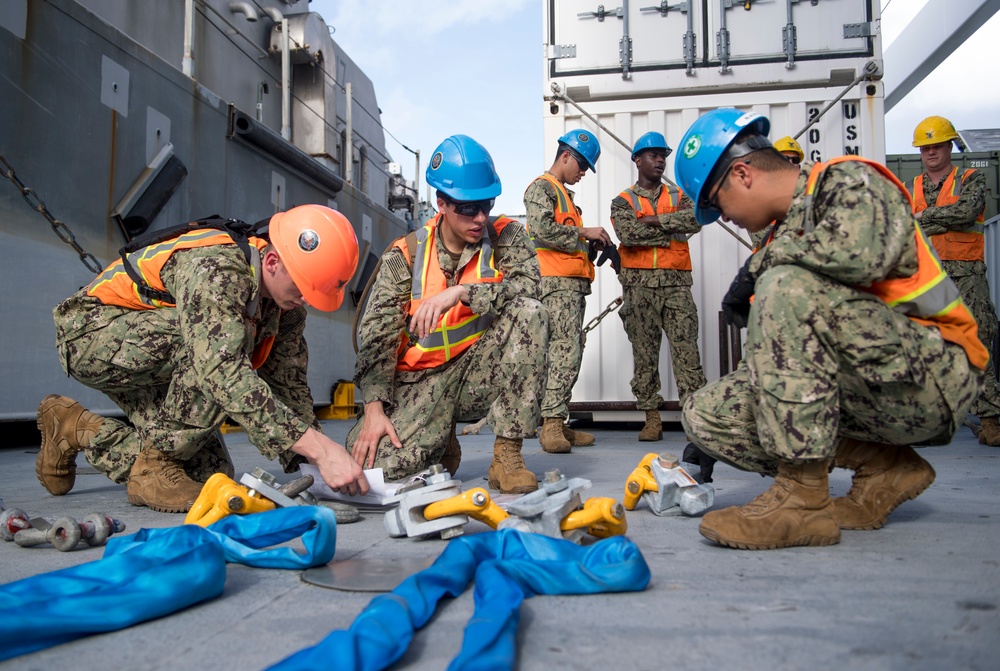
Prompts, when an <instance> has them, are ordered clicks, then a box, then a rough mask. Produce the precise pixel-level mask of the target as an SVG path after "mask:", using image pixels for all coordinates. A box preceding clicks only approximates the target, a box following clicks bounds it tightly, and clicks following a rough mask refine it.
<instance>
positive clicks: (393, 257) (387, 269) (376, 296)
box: [354, 222, 539, 406]
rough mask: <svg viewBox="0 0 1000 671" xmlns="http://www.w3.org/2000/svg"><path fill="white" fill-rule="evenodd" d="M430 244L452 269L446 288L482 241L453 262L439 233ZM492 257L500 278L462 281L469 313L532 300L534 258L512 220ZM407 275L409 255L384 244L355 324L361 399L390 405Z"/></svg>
mask: <svg viewBox="0 0 1000 671" xmlns="http://www.w3.org/2000/svg"><path fill="white" fill-rule="evenodd" d="M512 227H513V228H512ZM508 229H509V231H510V232H508ZM435 246H436V248H437V255H438V263H440V264H441V268H442V269H443V270H447V269H449V268H450V269H452V270H451V274H450V276H448V275H447V274H446V277H447V280H448V286H449V287H451V286H454V285H455V278H456V277H458V276H459V275H461V272H462V269H463V268H465V266H466V265H467V264H468V263H469V262H470V261H471V260H472V257H473V255H475V254H476V252H478V251H479V250H480V248H481V246H482V243H476V244H474V245H467V246H466V248H465V250H464V251H463V252H462V254H461V256H460V257H459V259H458V262H457V264H456V262H455V260H454V259H453V258H452V257H451V255H450V254H449V253H448V250H447V249H446V248H445V246H444V243H443V242H442V241H441V236H440V235H437V236H435ZM494 262H495V263H496V265H497V268H498V269H499V270H501V271H502V272H503V280H502V281H500V282H490V283H482V284H467V285H465V286H466V290H467V291H468V292H469V307H470V308H471V309H472V311H473V312H475V313H476V314H479V315H483V314H493V315H496V314H498V313H499V312H500V310H502V309H503V307H504V306H505V305H506V304H507V303H508V302H510V301H511V300H512V299H513V298H516V297H519V296H523V297H526V298H533V299H535V300H538V298H539V279H538V278H539V275H538V257H537V255H536V254H535V249H534V246H533V245H532V244H531V240H529V239H528V236H527V235H526V234H525V232H524V229H523V228H521V226H520V224H518V223H517V222H513V223H509V224H507V226H506V227H505V228H504V230H503V233H502V234H501V235H500V236H499V240H497V242H496V244H495V245H494ZM412 277H413V276H412V271H411V268H410V260H409V259H408V258H406V257H405V256H404V255H403V252H402V251H400V250H399V249H398V248H396V247H390V248H389V249H388V250H387V251H386V252H385V253H384V254H383V255H382V261H381V265H380V267H379V270H378V275H377V276H376V278H375V282H374V283H373V284H372V289H371V295H370V296H369V298H368V305H367V307H366V308H365V313H364V317H362V319H361V325H360V329H359V339H358V340H359V343H358V350H359V351H358V358H357V363H356V364H355V368H354V382H355V384H357V385H358V387H359V388H360V390H361V394H362V399H363V402H364V403H371V402H372V401H382V402H383V404H385V405H387V406H392V405H394V402H395V399H394V394H393V386H394V385H393V380H394V379H395V376H396V350H397V347H398V346H399V337H400V334H401V333H402V332H403V330H404V329H406V328H407V327H408V324H407V319H408V314H407V304H408V303H409V300H410V289H411V284H412Z"/></svg>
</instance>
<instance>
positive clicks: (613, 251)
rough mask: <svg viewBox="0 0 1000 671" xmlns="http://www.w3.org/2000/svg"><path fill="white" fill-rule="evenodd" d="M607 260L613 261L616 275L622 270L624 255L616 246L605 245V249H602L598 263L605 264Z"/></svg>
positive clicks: (612, 264) (612, 265)
mask: <svg viewBox="0 0 1000 671" xmlns="http://www.w3.org/2000/svg"><path fill="white" fill-rule="evenodd" d="M606 261H611V267H612V268H614V271H615V275H617V274H618V273H619V272H621V269H622V257H621V254H619V253H618V248H617V247H616V246H614V245H604V249H602V250H601V257H600V258H599V259H597V265H599V266H603V265H604V263H605V262H606Z"/></svg>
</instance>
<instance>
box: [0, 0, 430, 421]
mask: <svg viewBox="0 0 1000 671" xmlns="http://www.w3.org/2000/svg"><path fill="white" fill-rule="evenodd" d="M331 32H332V30H331V28H330V27H328V26H327V25H326V23H325V22H324V21H323V19H322V18H321V17H320V16H319V15H318V14H315V13H312V12H310V11H309V3H308V0H253V1H251V2H229V0H178V1H170V2H167V1H163V2H160V1H157V2H139V1H138V0H5V2H4V3H2V5H0V155H2V156H3V159H4V161H3V164H0V174H6V175H8V179H3V180H0V286H2V287H3V290H4V293H5V297H4V299H3V300H2V301H0V343H2V345H3V348H4V354H3V356H2V359H0V360H2V368H0V370H2V377H3V379H4V380H5V381H8V382H9V381H11V380H16V381H17V384H4V385H2V386H0V420H23V419H30V418H32V417H33V416H34V413H35V409H36V407H37V404H38V401H39V399H41V398H42V397H43V396H45V395H46V394H48V393H62V394H66V395H69V396H72V397H74V398H78V399H79V400H80V401H81V402H82V403H84V404H85V405H88V406H89V407H92V408H93V409H94V410H95V411H98V412H102V411H103V412H108V411H112V412H114V411H117V409H116V408H114V407H113V406H112V405H111V403H110V401H109V400H108V399H107V398H106V397H105V396H104V395H103V394H99V393H97V392H95V391H93V390H90V389H87V388H85V387H83V386H81V385H79V384H78V383H76V382H75V381H73V380H70V379H69V378H67V377H66V376H65V375H64V374H63V372H62V370H61V369H60V367H59V362H58V359H57V357H56V353H55V347H54V342H55V329H54V326H53V324H52V319H51V314H50V312H51V309H52V308H53V307H54V306H55V305H56V304H57V303H58V302H59V301H61V300H62V299H63V298H65V297H66V296H68V295H69V294H71V293H73V292H74V291H76V290H77V289H78V288H79V287H81V286H83V285H84V284H86V283H88V282H89V281H90V280H91V279H92V278H93V276H94V275H95V274H96V272H97V271H98V270H99V269H100V268H101V267H103V266H104V265H106V264H107V263H110V262H111V261H113V260H114V259H115V258H117V254H118V249H119V247H121V246H122V245H123V244H124V243H125V242H126V241H127V240H129V239H130V238H131V237H133V236H136V235H139V234H140V233H142V232H144V231H147V230H155V229H159V228H165V227H168V226H173V225H177V224H180V223H183V222H185V221H190V220H193V219H197V218H201V217H204V216H208V215H212V214H220V215H223V216H227V217H234V218H238V219H243V220H245V221H249V222H255V221H258V220H261V219H264V218H266V217H268V216H270V215H271V214H273V213H274V212H276V211H281V210H285V209H287V208H290V207H293V206H295V205H299V204H303V203H320V204H324V205H329V206H331V207H334V208H336V209H338V210H340V211H341V212H344V213H345V214H346V215H347V217H348V218H349V219H350V220H351V222H352V223H353V224H354V225H355V228H356V233H357V236H358V242H359V245H360V248H361V257H360V262H359V267H358V271H357V273H356V275H355V277H354V280H353V282H352V286H351V289H352V292H353V293H354V295H355V296H356V295H357V294H358V293H360V290H361V288H363V286H364V282H365V281H366V280H367V277H368V275H370V274H371V272H372V271H373V270H374V267H375V264H376V261H377V258H378V256H379V254H381V252H382V251H383V250H384V249H385V247H386V246H387V245H388V244H389V243H390V242H391V241H392V240H393V239H394V238H396V237H398V236H399V235H402V234H404V233H406V232H407V230H408V228H409V227H410V223H411V222H412V215H411V212H412V211H413V210H414V207H413V194H414V193H415V189H413V187H412V185H408V184H406V183H405V182H404V181H403V180H402V178H401V176H400V175H399V174H398V173H399V171H398V165H396V164H393V163H392V158H391V156H390V155H389V152H388V150H387V149H386V147H385V135H384V131H383V128H382V125H381V121H380V114H379V108H378V103H377V100H376V96H375V91H374V88H373V86H372V83H371V81H370V80H369V79H368V77H367V76H365V74H364V73H363V72H362V71H361V70H360V69H359V68H358V66H357V65H356V64H355V63H354V62H353V61H352V60H351V59H350V58H349V57H348V56H347V55H346V54H345V53H344V52H343V51H341V49H340V48H339V47H338V46H337V44H336V43H335V42H334V41H333V39H332V38H331V36H330V35H331ZM286 38H287V40H286ZM349 100H350V101H351V102H350V103H349ZM10 177H13V179H11V178H10ZM390 208H393V209H390ZM67 241H68V242H69V244H67ZM81 261H82V262H81ZM310 312H311V314H310V319H309V323H308V328H307V338H308V340H309V343H310V370H309V383H310V386H311V388H312V391H313V396H314V399H315V401H316V403H317V404H323V403H326V402H329V401H330V398H331V389H332V387H334V386H335V385H336V383H337V381H338V380H341V379H350V378H351V377H352V372H353V363H354V357H353V351H352V349H351V344H350V343H351V323H352V320H353V316H354V301H352V300H350V299H349V300H347V301H345V303H344V306H343V307H341V309H340V310H338V311H336V312H334V313H329V314H328V313H320V312H316V311H310Z"/></svg>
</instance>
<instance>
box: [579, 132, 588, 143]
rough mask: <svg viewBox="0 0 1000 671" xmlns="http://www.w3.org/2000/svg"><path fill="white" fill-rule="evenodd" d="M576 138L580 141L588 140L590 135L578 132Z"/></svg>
mask: <svg viewBox="0 0 1000 671" xmlns="http://www.w3.org/2000/svg"><path fill="white" fill-rule="evenodd" d="M577 139H578V140H580V142H590V136H589V135H587V134H586V133H580V135H578V136H577Z"/></svg>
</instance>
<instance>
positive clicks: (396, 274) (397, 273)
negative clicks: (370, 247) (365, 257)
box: [383, 252, 411, 284]
mask: <svg viewBox="0 0 1000 671" xmlns="http://www.w3.org/2000/svg"><path fill="white" fill-rule="evenodd" d="M383 264H384V266H385V269H386V271H387V272H388V273H389V274H390V275H391V276H392V281H393V283H394V284H399V283H400V282H405V281H406V280H408V279H410V276H411V274H410V268H409V266H408V265H407V264H406V259H404V258H403V253H402V252H398V253H396V254H386V256H385V258H384V259H383Z"/></svg>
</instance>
